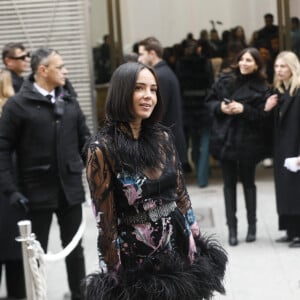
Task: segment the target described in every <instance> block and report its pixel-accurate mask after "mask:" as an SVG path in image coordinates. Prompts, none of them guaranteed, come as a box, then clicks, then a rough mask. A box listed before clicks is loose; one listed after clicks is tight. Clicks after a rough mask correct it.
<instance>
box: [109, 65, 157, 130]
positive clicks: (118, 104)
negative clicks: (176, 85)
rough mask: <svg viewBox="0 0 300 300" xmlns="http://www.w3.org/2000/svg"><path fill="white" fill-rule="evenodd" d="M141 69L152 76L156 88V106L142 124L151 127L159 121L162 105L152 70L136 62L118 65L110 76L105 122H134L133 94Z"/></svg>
mask: <svg viewBox="0 0 300 300" xmlns="http://www.w3.org/2000/svg"><path fill="white" fill-rule="evenodd" d="M143 69H148V70H149V71H150V72H151V73H152V74H153V76H154V78H155V81H156V84H157V87H158V89H157V92H156V95H157V104H156V106H155V108H154V110H153V112H152V114H151V116H150V117H149V118H148V119H145V120H143V124H149V125H153V124H155V123H157V122H159V121H160V120H161V117H162V112H163V103H162V99H161V96H160V91H159V85H158V80H157V77H156V74H155V72H154V70H153V69H152V68H151V67H149V66H147V65H144V64H141V63H138V62H128V63H125V64H122V65H120V66H119V67H118V68H117V69H116V70H115V71H114V73H113V75H112V78H111V81H110V85H109V89H108V94H107V98H106V105H105V111H106V121H108V122H122V123H129V122H131V121H133V120H134V116H133V113H132V112H133V92H134V89H135V85H136V81H137V77H138V75H139V73H140V72H141V71H142V70H143Z"/></svg>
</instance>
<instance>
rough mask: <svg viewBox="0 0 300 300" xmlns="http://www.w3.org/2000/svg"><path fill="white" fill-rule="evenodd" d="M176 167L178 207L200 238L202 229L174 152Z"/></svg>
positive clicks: (193, 232)
mask: <svg viewBox="0 0 300 300" xmlns="http://www.w3.org/2000/svg"><path fill="white" fill-rule="evenodd" d="M173 157H174V166H175V169H176V172H177V196H178V198H177V206H178V208H179V209H180V210H181V212H182V214H183V215H184V216H185V218H186V222H187V224H188V226H189V228H190V230H191V233H192V235H193V236H200V235H201V232H200V228H199V225H198V222H197V221H196V218H195V215H194V211H193V208H192V205H191V200H190V196H189V194H188V192H187V189H186V185H185V180H184V175H183V171H182V167H181V163H180V161H179V158H178V155H177V153H176V151H175V150H174V155H173Z"/></svg>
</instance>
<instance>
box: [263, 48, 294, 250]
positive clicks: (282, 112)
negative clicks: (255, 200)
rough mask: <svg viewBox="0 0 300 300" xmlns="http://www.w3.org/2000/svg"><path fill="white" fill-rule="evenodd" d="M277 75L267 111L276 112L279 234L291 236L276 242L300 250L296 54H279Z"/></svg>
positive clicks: (275, 150) (276, 64) (275, 138)
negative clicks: (274, 90)
mask: <svg viewBox="0 0 300 300" xmlns="http://www.w3.org/2000/svg"><path fill="white" fill-rule="evenodd" d="M274 72H275V76H274V88H275V89H276V94H275V95H272V96H270V97H269V98H268V100H267V102H266V105H265V111H271V110H273V112H274V118H275V121H274V170H275V172H274V174H275V190H276V203H277V213H278V216H279V230H285V231H286V233H287V234H286V236H283V237H281V238H279V239H278V240H276V241H277V242H289V243H290V244H289V247H291V248H297V247H300V239H299V238H300V202H299V198H300V185H299V182H300V172H299V171H298V168H300V63H299V60H298V58H297V56H296V55H295V53H293V52H291V51H283V52H281V53H279V54H278V56H277V57H276V60H275V64H274ZM286 159H288V160H286ZM290 162H294V164H292V165H290V164H289V163H290ZM287 163H288V164H287Z"/></svg>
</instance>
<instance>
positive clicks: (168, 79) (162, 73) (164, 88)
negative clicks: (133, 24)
mask: <svg viewBox="0 0 300 300" xmlns="http://www.w3.org/2000/svg"><path fill="white" fill-rule="evenodd" d="M162 57H163V47H162V45H161V43H160V42H159V41H158V40H157V39H156V38H155V37H149V38H146V39H144V40H142V41H141V42H139V58H138V61H139V62H141V63H143V64H146V65H149V66H152V67H154V69H155V73H156V75H157V79H158V83H159V89H160V93H161V97H162V99H163V103H164V113H163V117H162V124H163V125H165V126H168V127H170V128H171V130H172V132H173V135H174V139H175V146H176V149H177V152H178V155H179V158H180V161H181V163H182V166H183V169H184V170H185V171H187V170H188V169H189V165H188V158H187V146H186V143H185V138H184V132H183V124H182V111H181V110H182V102H181V94H180V87H179V83H178V79H177V77H176V75H175V74H174V72H173V71H172V70H171V69H170V67H169V66H168V65H167V63H166V62H165V61H164V60H163V59H162Z"/></svg>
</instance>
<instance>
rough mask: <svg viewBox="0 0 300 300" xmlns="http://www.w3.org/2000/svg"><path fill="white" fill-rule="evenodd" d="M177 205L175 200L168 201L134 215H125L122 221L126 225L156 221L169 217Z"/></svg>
mask: <svg viewBox="0 0 300 300" xmlns="http://www.w3.org/2000/svg"><path fill="white" fill-rule="evenodd" d="M176 207H177V205H176V203H175V201H172V202H168V203H166V204H163V205H160V206H157V207H155V208H152V209H149V210H148V211H145V212H143V213H138V214H136V215H133V216H125V217H124V218H122V221H121V223H124V224H126V225H135V224H145V223H149V222H150V221H152V222H156V221H157V220H159V219H160V218H162V217H167V216H168V215H169V214H170V213H171V212H172V211H174V210H175V208H176Z"/></svg>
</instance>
